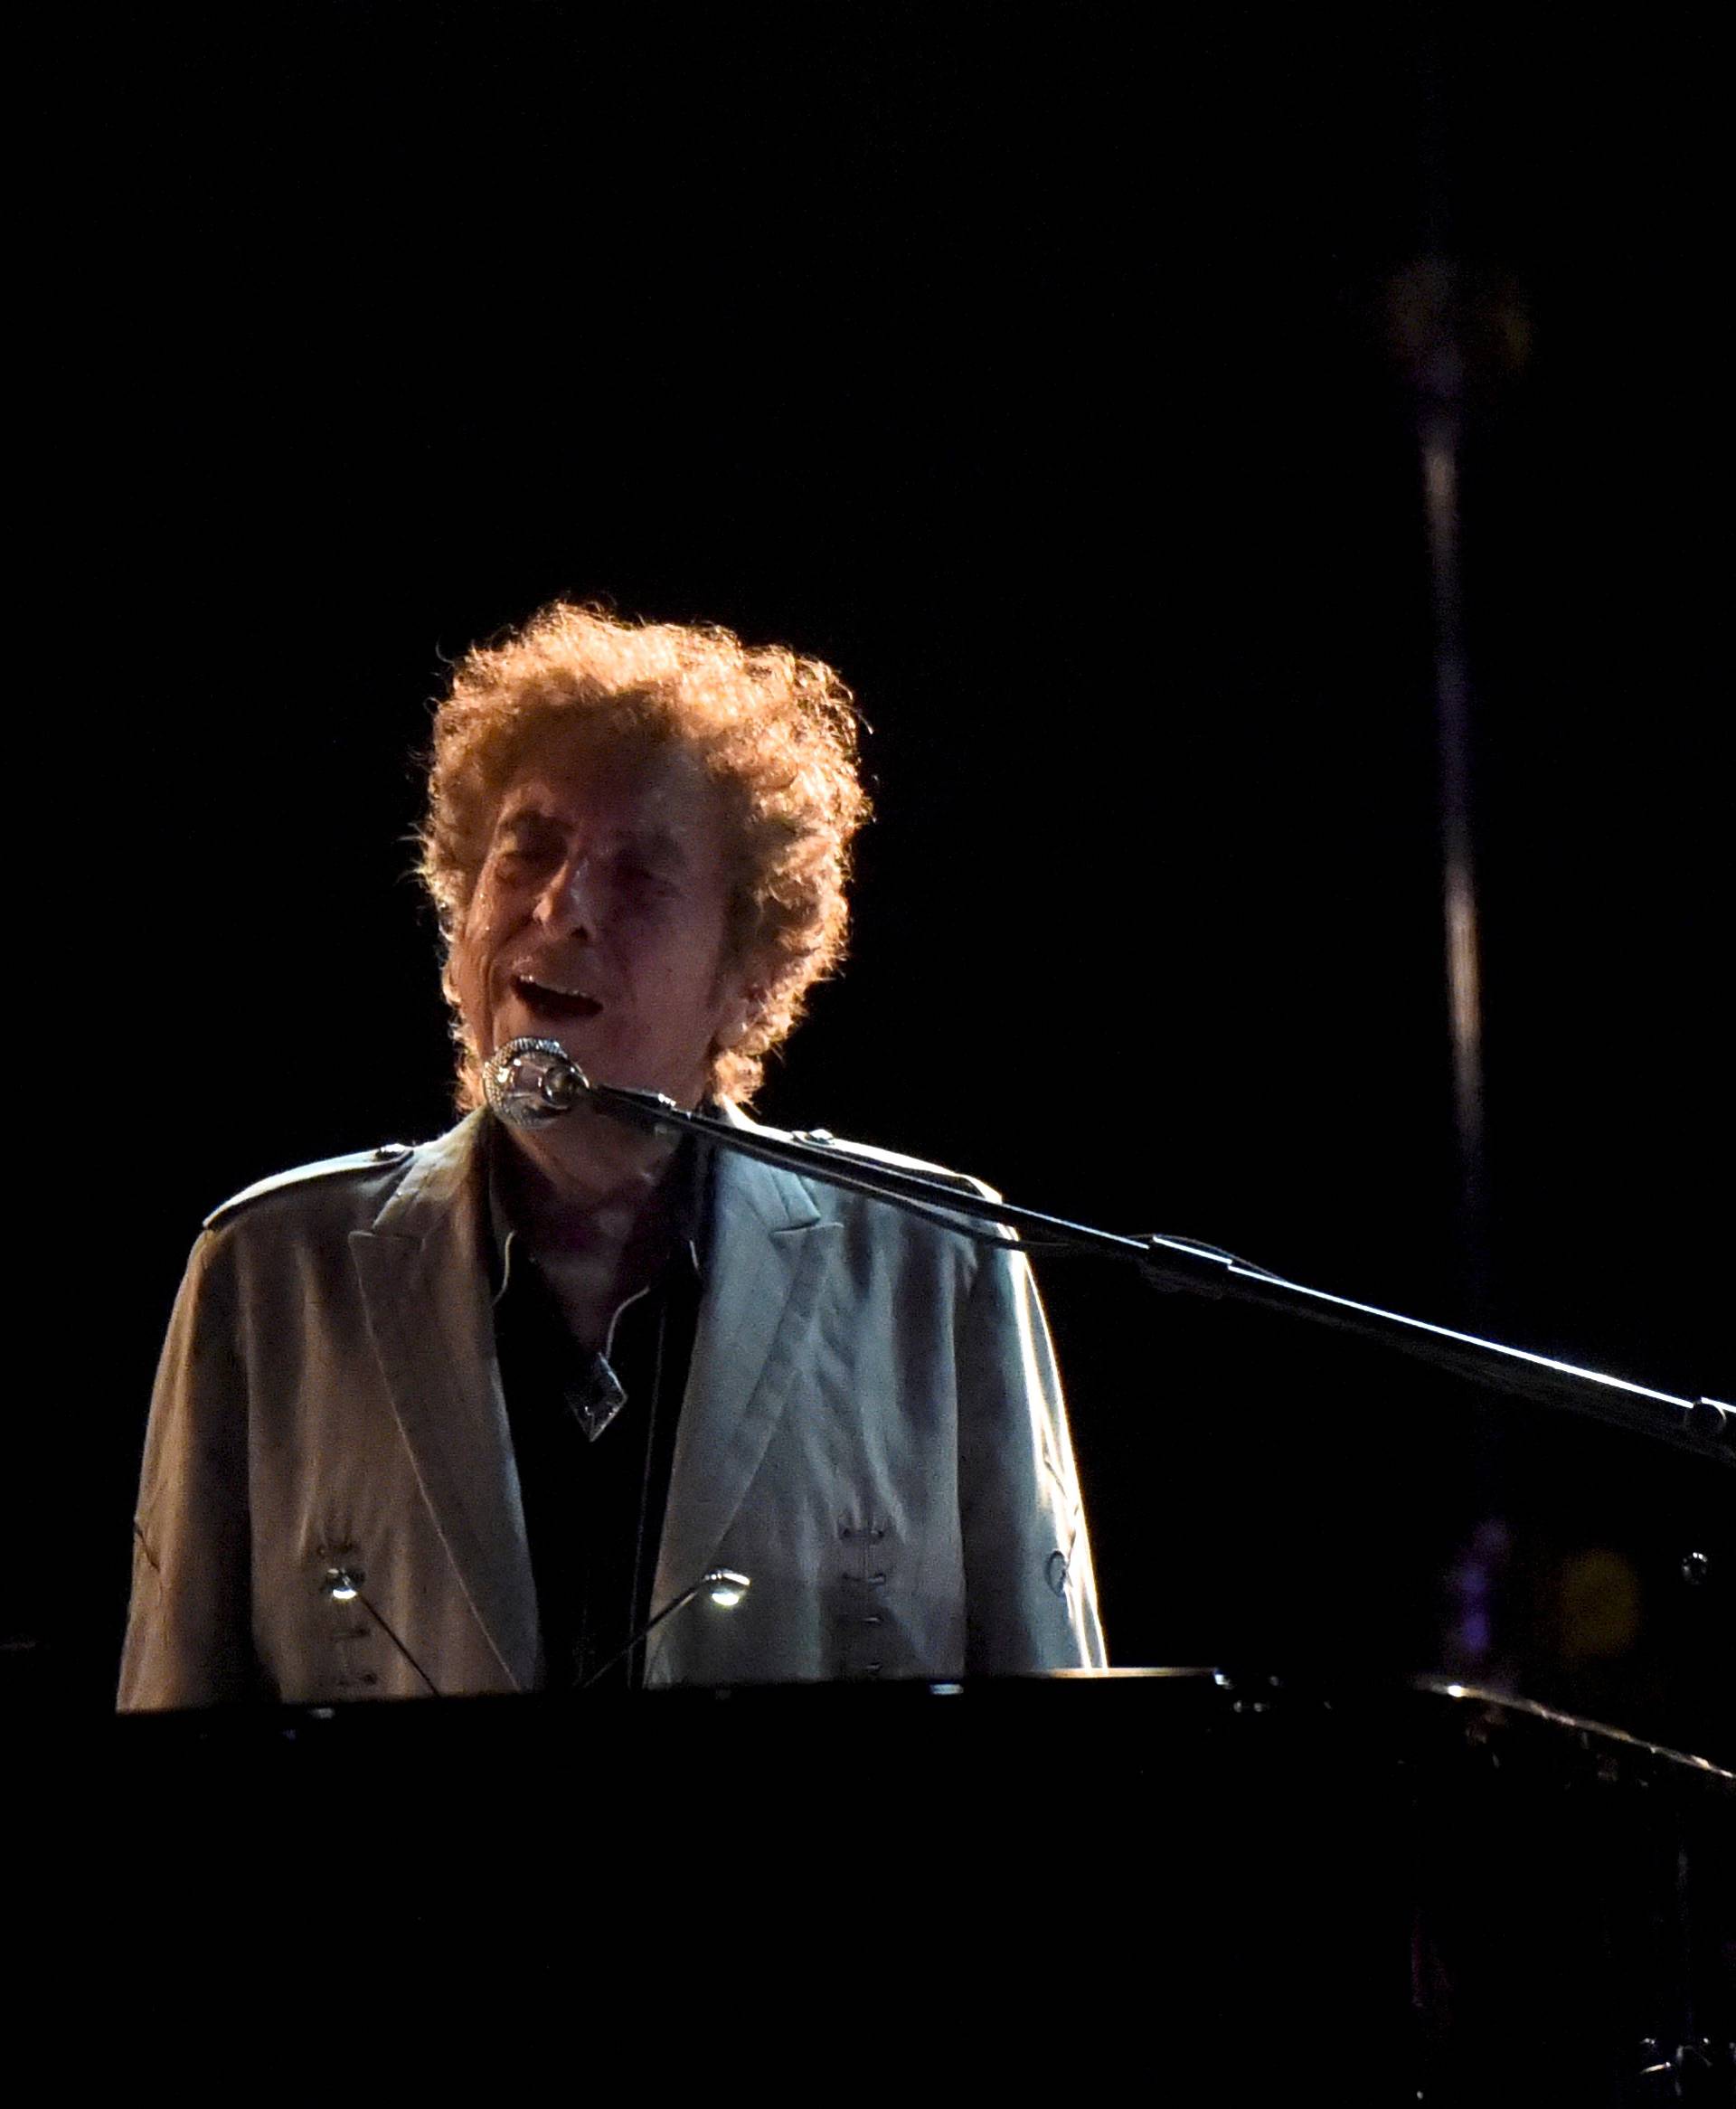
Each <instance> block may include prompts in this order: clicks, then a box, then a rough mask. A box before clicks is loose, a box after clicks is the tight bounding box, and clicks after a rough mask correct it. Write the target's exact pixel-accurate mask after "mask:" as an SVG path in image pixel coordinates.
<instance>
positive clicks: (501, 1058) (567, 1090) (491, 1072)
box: [482, 1039, 590, 1128]
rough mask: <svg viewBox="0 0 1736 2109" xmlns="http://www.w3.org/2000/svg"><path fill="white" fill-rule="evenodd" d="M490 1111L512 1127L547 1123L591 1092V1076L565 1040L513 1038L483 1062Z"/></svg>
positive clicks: (557, 1117)
mask: <svg viewBox="0 0 1736 2109" xmlns="http://www.w3.org/2000/svg"><path fill="white" fill-rule="evenodd" d="M482 1092H483V1096H484V1097H485V1098H486V1100H487V1102H488V1110H489V1111H490V1112H491V1113H494V1114H495V1115H497V1116H498V1118H499V1119H501V1120H503V1121H505V1123H506V1125H507V1126H508V1127H509V1128H541V1127H543V1126H544V1125H545V1124H546V1123H547V1122H549V1121H558V1120H559V1119H560V1118H561V1115H562V1114H563V1113H570V1112H571V1111H572V1109H573V1108H574V1107H575V1106H576V1105H577V1104H578V1103H579V1102H580V1099H584V1098H588V1097H590V1078H589V1077H587V1076H586V1074H585V1073H584V1071H583V1070H582V1069H580V1066H579V1064H577V1063H576V1062H575V1061H574V1060H573V1059H572V1057H571V1054H568V1053H567V1051H566V1049H565V1048H564V1047H563V1046H562V1045H561V1043H560V1041H559V1040H534V1039H517V1040H508V1041H506V1042H505V1043H504V1045H501V1046H498V1047H496V1048H495V1051H494V1053H493V1054H491V1055H490V1056H489V1057H488V1059H487V1061H486V1062H485V1063H484V1064H483V1065H482Z"/></svg>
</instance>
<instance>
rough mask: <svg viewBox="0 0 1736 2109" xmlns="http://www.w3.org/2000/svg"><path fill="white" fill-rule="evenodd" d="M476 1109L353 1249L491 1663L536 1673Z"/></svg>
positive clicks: (396, 1392) (527, 1675)
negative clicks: (492, 1295) (492, 1296)
mask: <svg viewBox="0 0 1736 2109" xmlns="http://www.w3.org/2000/svg"><path fill="white" fill-rule="evenodd" d="M482 1119H483V1117H482V1116H481V1115H480V1114H473V1115H472V1116H471V1117H470V1118H469V1119H468V1120H467V1121H462V1122H460V1124H459V1125H458V1127H457V1128H455V1129H454V1130H452V1131H451V1132H450V1133H449V1134H448V1135H445V1136H442V1137H441V1138H440V1140H439V1141H438V1142H433V1143H429V1145H428V1146H427V1147H426V1148H425V1149H421V1150H420V1151H419V1152H418V1153H417V1159H416V1162H415V1164H414V1166H413V1167H412V1168H411V1170H410V1173H409V1175H408V1176H407V1177H406V1178H405V1179H404V1181H403V1183H402V1184H401V1186H400V1187H398V1189H397V1190H396V1192H395V1193H394V1194H393V1195H392V1198H391V1199H390V1200H389V1201H388V1202H387V1203H386V1206H384V1207H383V1208H382V1210H381V1212H380V1214H379V1215H378V1216H376V1217H375V1219H374V1223H373V1228H372V1229H371V1230H358V1231H352V1232H351V1234H350V1252H351V1256H352V1259H353V1260H354V1265H355V1271H356V1275H357V1278H358V1280H359V1281H360V1284H361V1290H362V1297H363V1304H364V1306H365V1309H366V1311H367V1320H368V1330H369V1333H370V1336H371V1338H372V1339H373V1351H374V1357H375V1359H376V1361H377V1362H378V1364H379V1366H380V1374H381V1376H382V1379H383V1380H384V1383H385V1387H386V1391H387V1394H388V1395H389V1396H390V1398H391V1400H392V1411H393V1413H394V1414H396V1416H397V1420H398V1425H399V1427H400V1429H401V1432H402V1433H403V1438H404V1442H405V1443H406V1444H407V1446H408V1448H409V1450H410V1457H411V1460H412V1461H413V1463H414V1466H415V1471H416V1476H417V1479H418V1480H419V1481H420V1486H421V1490H422V1495H423V1498H424V1499H425V1500H426V1501H427V1503H428V1507H429V1511H430V1512H431V1514H432V1516H433V1518H434V1523H435V1526H436V1527H437V1528H438V1530H439V1534H440V1537H441V1538H442V1540H443V1541H444V1543H445V1546H446V1549H447V1552H448V1556H450V1558H451V1561H452V1565H453V1567H454V1568H455V1569H456V1571H457V1574H458V1581H459V1583H460V1584H461V1585H462V1587H463V1589H464V1592H465V1594H466V1596H467V1598H468V1600H469V1603H470V1606H471V1609H472V1610H473V1611H474V1612H475V1613H476V1619H477V1622H478V1623H479V1624H480V1625H481V1627H482V1629H483V1631H484V1632H485V1633H486V1636H487V1639H488V1641H489V1644H490V1646H491V1647H492V1648H493V1649H494V1651H495V1654H496V1655H497V1656H498V1658H499V1659H500V1662H501V1665H502V1667H503V1668H504V1669H505V1671H506V1673H507V1675H508V1676H509V1677H510V1678H511V1679H512V1680H513V1682H514V1685H516V1686H517V1687H518V1688H520V1689H521V1690H529V1689H530V1688H532V1687H533V1685H534V1683H535V1681H536V1675H537V1659H538V1652H539V1636H538V1631H537V1616H536V1588H535V1584H534V1581H533V1577H532V1573H531V1557H530V1548H529V1546H528V1543H527V1541H526V1538H525V1535H524V1506H523V1503H522V1502H521V1500H520V1499H519V1493H518V1482H517V1478H516V1474H515V1472H514V1467H513V1461H512V1460H513V1446H512V1438H511V1434H510V1432H509V1430H508V1426H507V1421H506V1406H505V1397H504V1395H503V1394H502V1391H501V1386H500V1370H499V1366H498V1364H497V1362H496V1360H495V1338H494V1319H493V1314H492V1312H491V1310H490V1309H489V1300H488V1286H489V1270H488V1266H487V1263H486V1253H484V1251H483V1247H482V1238H483V1235H484V1228H483V1225H484V1218H485V1206H484V1185H483V1157H482V1132H483V1130H482Z"/></svg>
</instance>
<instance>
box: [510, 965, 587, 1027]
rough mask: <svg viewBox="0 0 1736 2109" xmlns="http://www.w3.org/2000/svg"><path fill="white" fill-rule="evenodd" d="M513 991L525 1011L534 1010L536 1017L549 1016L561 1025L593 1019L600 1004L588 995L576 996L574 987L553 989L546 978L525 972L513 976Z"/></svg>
mask: <svg viewBox="0 0 1736 2109" xmlns="http://www.w3.org/2000/svg"><path fill="white" fill-rule="evenodd" d="M513 994H514V996H515V997H517V998H518V1000H519V1001H520V1002H521V1003H522V1004H523V1005H524V1007H525V1009H526V1010H532V1011H534V1012H535V1013H536V1014H537V1016H538V1017H545V1018H552V1019H553V1020H555V1021H556V1022H557V1023H559V1024H561V1025H571V1024H574V1023H576V1022H577V1021H578V1020H580V1019H581V1018H594V1017H596V1016H597V1014H598V1012H599V1010H601V1008H602V1005H601V1004H600V1003H598V1002H596V1001H595V1000H594V999H593V998H590V997H589V996H580V994H579V992H578V990H577V989H573V988H554V987H552V986H551V984H550V983H548V982H546V981H538V980H535V979H533V977H532V976H531V975H529V974H514V976H513Z"/></svg>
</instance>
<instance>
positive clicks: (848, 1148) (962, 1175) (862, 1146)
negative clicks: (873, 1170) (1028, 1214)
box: [790, 1128, 1000, 1201]
mask: <svg viewBox="0 0 1736 2109" xmlns="http://www.w3.org/2000/svg"><path fill="white" fill-rule="evenodd" d="M790 1140H792V1141H793V1142H817V1143H818V1144H819V1145H820V1146H821V1148H822V1149H835V1150H837V1151H838V1152H839V1153H840V1154H841V1155H843V1156H845V1157H863V1158H866V1159H867V1160H868V1161H869V1163H870V1164H883V1165H886V1166H889V1167H890V1168H892V1169H893V1170H895V1171H903V1172H920V1174H921V1175H922V1177H924V1178H929V1179H939V1180H943V1181H944V1182H945V1183H946V1184H947V1185H948V1186H954V1187H968V1188H969V1189H970V1191H971V1192H972V1193H976V1194H984V1195H986V1196H988V1197H989V1199H991V1200H996V1201H998V1200H999V1199H1000V1196H999V1195H998V1194H997V1193H995V1189H994V1188H993V1187H986V1186H985V1185H984V1184H983V1182H982V1180H981V1179H974V1178H972V1177H971V1176H970V1175H969V1173H968V1172H959V1171H954V1170H953V1168H952V1167H951V1166H950V1165H944V1164H930V1163H929V1161H928V1159H926V1158H920V1157H906V1156H905V1155H904V1154H903V1153H902V1152H901V1150H896V1149H881V1148H880V1146H879V1144H878V1143H873V1142H856V1141H853V1140H851V1138H850V1137H849V1136H847V1135H835V1134H833V1132H832V1130H830V1129H829V1128H798V1129H797V1130H794V1131H793V1133H792V1134H791V1136H790Z"/></svg>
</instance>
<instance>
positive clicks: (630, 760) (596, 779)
mask: <svg viewBox="0 0 1736 2109" xmlns="http://www.w3.org/2000/svg"><path fill="white" fill-rule="evenodd" d="M526 817H535V818H542V819H547V820H552V821H553V822H555V823H557V824H558V825H559V826H561V828H566V829H569V830H575V829H581V830H583V831H585V832H587V833H593V834H596V835H598V836H599V837H600V836H609V837H630V838H632V839H634V840H636V841H643V840H646V839H648V838H652V837H656V838H659V839H663V840H666V841H667V842H668V843H669V844H671V845H672V846H676V847H679V848H680V849H682V850H683V851H684V853H686V854H687V855H688V856H691V857H693V858H697V859H700V860H703V861H712V860H715V861H721V860H722V854H723V814H722V801H721V800H720V799H719V797H718V795H717V792H716V790H715V788H714V787H713V786H712V783H711V781H710V780H709V779H708V778H707V777H706V775H705V773H704V771H703V770H702V769H701V767H700V766H699V764H698V762H697V761H695V760H694V759H693V756H692V755H691V754H689V753H687V752H685V751H684V750H683V749H680V748H646V747H620V746H615V747H608V748H603V747H599V746H597V745H596V744H595V743H594V742H585V741H582V740H568V741H565V742H558V743H555V744H552V745H551V744H545V745H543V746H542V747H540V748H538V749H536V750H535V751H534V752H532V753H531V754H529V755H527V756H526V757H525V758H524V761H521V762H520V764H519V765H518V767H517V768H516V770H515V771H514V772H513V774H512V775H511V776H510V777H509V778H508V779H507V781H506V785H505V790H503V791H502V793H501V797H500V803H499V806H498V807H497V808H496V809H495V826H496V828H498V827H500V826H501V825H502V824H504V823H505V822H507V821H510V820H515V819H519V818H526Z"/></svg>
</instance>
